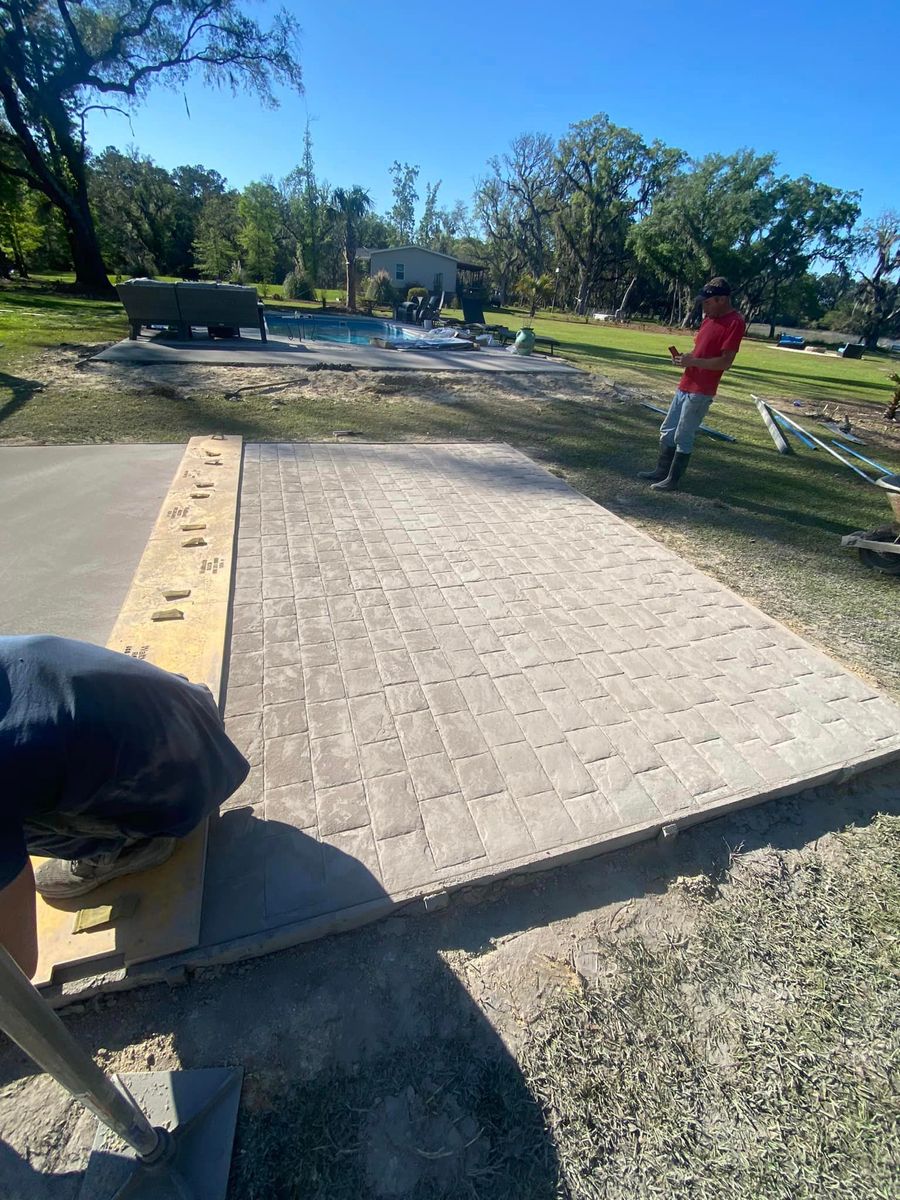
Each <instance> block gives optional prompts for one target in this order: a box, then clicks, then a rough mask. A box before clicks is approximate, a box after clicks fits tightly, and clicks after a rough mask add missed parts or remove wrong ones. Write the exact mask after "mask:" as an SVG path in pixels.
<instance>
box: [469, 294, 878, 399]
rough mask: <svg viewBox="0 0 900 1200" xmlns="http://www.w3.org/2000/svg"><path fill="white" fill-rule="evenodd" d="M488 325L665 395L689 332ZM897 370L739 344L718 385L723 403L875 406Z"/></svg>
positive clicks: (559, 323)
mask: <svg viewBox="0 0 900 1200" xmlns="http://www.w3.org/2000/svg"><path fill="white" fill-rule="evenodd" d="M485 319H486V320H487V321H488V322H490V323H496V324H502V325H506V326H507V327H508V328H510V329H519V328H521V326H522V325H532V326H533V328H534V331H535V333H536V334H537V335H538V336H539V337H552V338H555V339H556V340H557V341H558V342H559V343H560V348H559V350H558V351H555V353H561V354H562V355H564V357H566V358H567V359H569V360H570V361H572V362H576V363H578V365H579V366H583V367H586V368H588V369H590V370H599V371H602V372H603V373H604V374H605V375H610V376H612V377H613V378H615V379H626V380H627V379H631V380H633V381H634V382H635V383H649V384H652V386H654V387H656V388H658V389H661V390H664V391H671V390H672V389H673V388H674V386H675V384H676V383H677V381H678V376H679V374H680V371H679V370H678V369H677V368H675V367H673V366H672V363H671V361H670V359H669V353H668V347H669V346H670V345H673V344H674V345H675V346H677V347H678V348H679V349H680V350H683V351H684V350H690V348H691V345H692V342H693V334H692V333H690V331H688V330H676V331H674V332H673V331H672V330H668V329H662V328H660V329H658V330H651V329H648V330H644V329H633V328H627V327H621V326H610V325H604V324H602V323H600V322H590V323H588V324H586V323H585V322H584V321H583V320H581V321H579V320H575V319H573V318H571V317H559V316H550V315H548V314H542V315H540V316H538V317H536V318H535V319H534V321H531V320H529V319H528V316H527V313H525V312H524V311H519V310H512V311H509V310H507V311H505V312H502V313H485ZM898 368H900V362H898V360H897V358H896V356H894V357H893V358H892V357H891V356H890V355H888V354H886V353H884V352H883V351H878V352H877V353H872V352H867V356H866V357H865V358H862V359H847V360H846V361H845V360H844V359H843V358H838V357H837V355H836V354H807V353H805V352H802V351H796V350H779V349H778V348H777V347H776V346H775V345H774V344H773V343H770V342H764V341H758V340H757V339H755V338H745V339H744V343H743V345H742V346H741V351H740V354H739V356H738V359H737V361H736V363H735V365H734V367H733V368H732V369H731V370H730V371H729V372H728V373H727V375H726V376H725V377H724V379H723V382H722V388H721V393H720V394H721V395H722V396H724V397H735V398H743V399H747V398H749V396H750V394H751V393H755V394H756V395H758V396H760V395H761V396H768V397H778V398H787V399H791V400H793V399H800V398H802V399H806V400H816V401H819V402H821V403H823V404H824V403H831V404H834V403H840V402H842V401H847V400H853V401H854V402H858V401H874V402H875V403H880V404H885V403H886V402H887V393H888V391H889V390H890V385H889V384H888V381H887V376H888V375H889V374H890V372H891V371H896V370H898Z"/></svg>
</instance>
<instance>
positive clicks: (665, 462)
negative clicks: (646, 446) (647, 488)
mask: <svg viewBox="0 0 900 1200" xmlns="http://www.w3.org/2000/svg"><path fill="white" fill-rule="evenodd" d="M674 457H675V447H674V446H667V445H666V443H665V442H660V443H659V461H658V462H657V464H656V466H655V467H654V469H653V470H652V471H638V474H637V477H638V479H650V480H659V479H665V478H666V476H667V475H668V474H669V468H670V467H671V466H672V459H673V458H674Z"/></svg>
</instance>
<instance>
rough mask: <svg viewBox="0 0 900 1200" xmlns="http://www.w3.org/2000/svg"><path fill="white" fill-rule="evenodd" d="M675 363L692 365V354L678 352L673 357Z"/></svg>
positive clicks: (680, 365) (684, 365)
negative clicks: (674, 357) (675, 356)
mask: <svg viewBox="0 0 900 1200" xmlns="http://www.w3.org/2000/svg"><path fill="white" fill-rule="evenodd" d="M675 364H676V366H679V367H692V366H693V365H694V356H693V354H679V355H678V357H677V358H676V359H675Z"/></svg>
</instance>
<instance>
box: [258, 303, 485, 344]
mask: <svg viewBox="0 0 900 1200" xmlns="http://www.w3.org/2000/svg"><path fill="white" fill-rule="evenodd" d="M266 328H267V329H268V331H269V333H270V334H272V335H273V336H274V337H283V338H287V339H288V340H289V341H294V340H300V341H304V342H336V343H338V344H342V345H345V346H381V347H387V348H389V349H392V350H461V349H463V348H464V347H465V346H466V345H467V344H468V343H467V342H466V341H464V340H461V339H459V338H454V337H452V336H450V335H449V333H447V332H443V331H441V330H425V329H421V328H417V327H416V326H412V325H400V324H398V323H397V322H395V321H379V320H378V319H377V318H375V317H338V316H309V315H308V314H307V313H300V312H285V311H284V309H270V308H267V309H266Z"/></svg>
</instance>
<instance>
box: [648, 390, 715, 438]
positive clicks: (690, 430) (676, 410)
mask: <svg viewBox="0 0 900 1200" xmlns="http://www.w3.org/2000/svg"><path fill="white" fill-rule="evenodd" d="M713 399H714V397H713V396H701V395H700V394H699V392H682V391H680V390H679V391H677V392H676V393H675V396H674V399H673V400H672V403H671V404H670V405H669V411H668V412H667V413H666V415H665V418H664V419H663V423H662V425H660V427H659V440H660V441H661V442H663V443H664V444H665V445H666V446H674V447H675V449H676V450H678V451H679V453H680V454H690V452H691V451H692V450H693V448H694V438H695V437H696V436H697V430H698V429H699V428H700V426H701V425H702V424H703V418H704V417H705V416H706V414H707V413H708V412H709V406H710V405H711V404H712V402H713Z"/></svg>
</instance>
